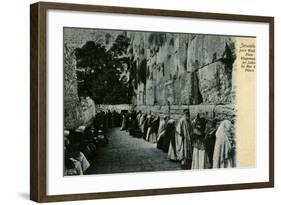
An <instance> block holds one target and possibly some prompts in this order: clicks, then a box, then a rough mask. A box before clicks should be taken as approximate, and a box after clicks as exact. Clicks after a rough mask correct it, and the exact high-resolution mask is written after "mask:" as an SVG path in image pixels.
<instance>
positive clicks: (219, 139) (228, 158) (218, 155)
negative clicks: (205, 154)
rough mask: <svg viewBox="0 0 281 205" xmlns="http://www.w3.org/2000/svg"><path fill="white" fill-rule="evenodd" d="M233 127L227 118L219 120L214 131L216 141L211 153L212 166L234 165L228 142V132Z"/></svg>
mask: <svg viewBox="0 0 281 205" xmlns="http://www.w3.org/2000/svg"><path fill="white" fill-rule="evenodd" d="M232 128H233V125H232V123H231V122H230V121H229V120H224V121H222V122H221V124H220V126H219V127H218V130H217V132H216V143H215V148H214V155H213V168H231V167H234V156H232V155H231V154H230V152H231V151H232V150H231V149H232V146H231V142H230V132H231V129H232Z"/></svg>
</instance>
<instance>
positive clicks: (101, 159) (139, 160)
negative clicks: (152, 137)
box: [86, 128, 181, 174]
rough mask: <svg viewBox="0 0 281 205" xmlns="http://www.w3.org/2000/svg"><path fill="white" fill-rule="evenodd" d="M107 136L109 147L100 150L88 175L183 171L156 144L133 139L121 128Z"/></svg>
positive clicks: (111, 131) (92, 162)
mask: <svg viewBox="0 0 281 205" xmlns="http://www.w3.org/2000/svg"><path fill="white" fill-rule="evenodd" d="M107 136H108V139H109V145H108V146H106V147H103V148H99V149H98V151H97V154H96V156H95V157H94V158H93V159H92V160H91V167H90V168H89V169H88V170H87V173H86V174H106V173H124V172H140V171H166V170H179V169H181V167H180V163H178V162H172V161H170V160H169V159H168V158H167V153H164V152H162V150H159V149H157V148H156V144H150V143H149V142H147V141H145V140H143V139H142V138H134V137H131V136H129V134H128V132H125V131H120V130H119V128H113V129H111V130H109V132H108V134H107Z"/></svg>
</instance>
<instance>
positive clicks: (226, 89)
mask: <svg viewBox="0 0 281 205" xmlns="http://www.w3.org/2000/svg"><path fill="white" fill-rule="evenodd" d="M198 78H199V89H200V92H201V95H202V98H203V103H204V104H229V103H231V99H232V96H231V89H232V83H231V73H229V71H228V67H227V66H226V65H225V64H224V63H222V62H221V61H217V62H215V63H211V64H209V65H207V66H205V67H203V68H201V69H199V71H198Z"/></svg>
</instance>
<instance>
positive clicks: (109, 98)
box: [63, 27, 255, 176]
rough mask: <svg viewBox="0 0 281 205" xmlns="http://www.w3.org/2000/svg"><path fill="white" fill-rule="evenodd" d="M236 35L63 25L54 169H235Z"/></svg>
mask: <svg viewBox="0 0 281 205" xmlns="http://www.w3.org/2000/svg"><path fill="white" fill-rule="evenodd" d="M241 38H243V37H241ZM239 39H240V37H235V36H220V35H208V34H192V33H191V34H188V33H165V32H148V31H147V32H146V31H123V30H106V29H105V30H102V29H89V28H69V27H65V28H64V30H63V40H64V52H63V53H64V163H65V164H64V175H65V176H72V175H91V174H111V173H127V172H148V171H173V170H198V169H213V168H235V167H236V166H237V164H236V152H237V149H236V137H235V136H236V127H235V126H236V123H235V122H236V105H237V104H236V90H237V89H236V85H235V76H234V75H236V72H235V70H236V69H237V65H236V64H235V61H236V58H237V53H238V52H237V50H238V49H240V50H241V49H242V47H241V48H236V45H237V41H239ZM253 39H254V38H253ZM248 49H249V50H250V49H252V50H251V51H249V50H248V51H249V52H247V53H249V54H250V53H251V52H252V53H254V52H255V45H254V44H253V46H251V45H250V46H248ZM247 60H251V61H252V64H255V56H254V55H253V56H248V59H247ZM249 64H251V63H248V64H247V67H246V68H245V70H246V69H248V72H251V69H254V66H252V67H251V66H248V65H249Z"/></svg>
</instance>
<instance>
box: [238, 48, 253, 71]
mask: <svg viewBox="0 0 281 205" xmlns="http://www.w3.org/2000/svg"><path fill="white" fill-rule="evenodd" d="M239 52H240V56H241V57H240V60H241V61H240V62H241V68H242V69H244V71H245V72H254V71H255V68H256V46H255V44H244V43H242V44H241V45H240V48H239Z"/></svg>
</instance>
